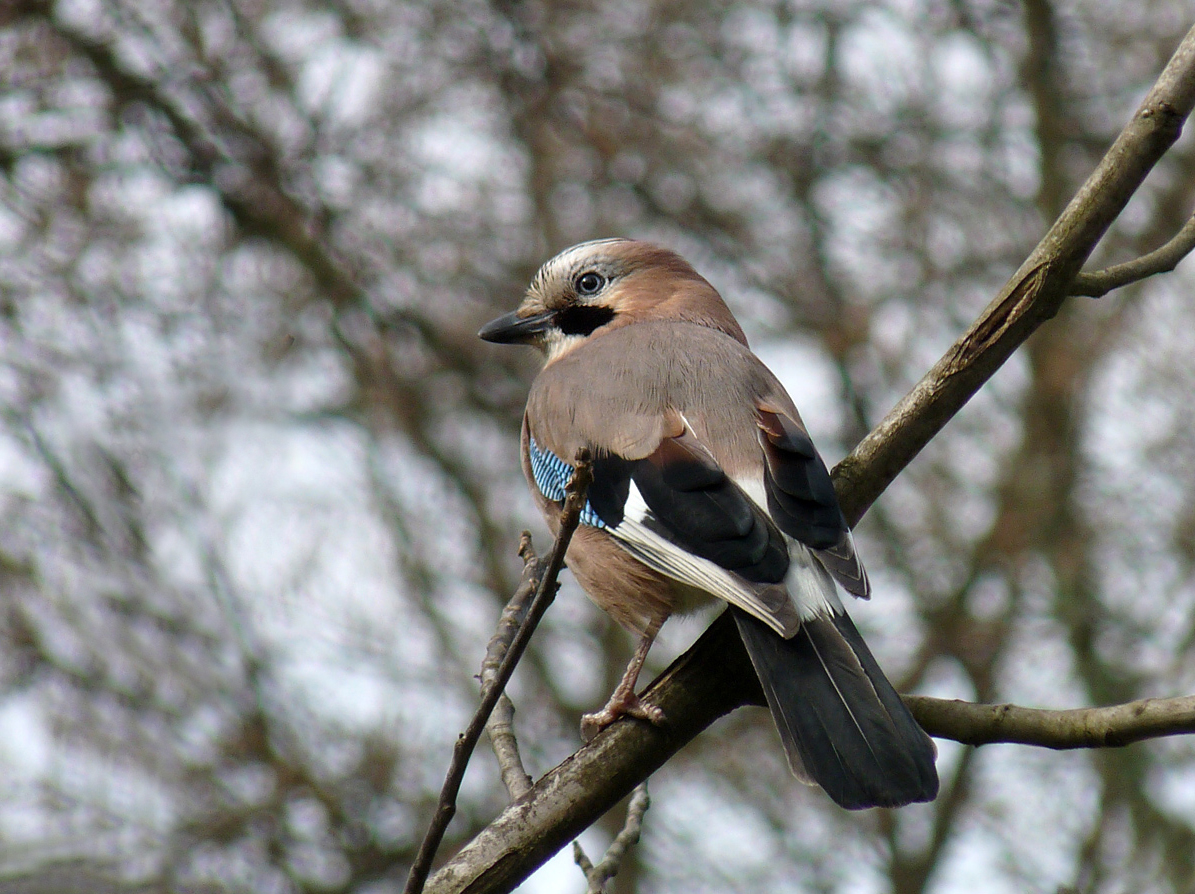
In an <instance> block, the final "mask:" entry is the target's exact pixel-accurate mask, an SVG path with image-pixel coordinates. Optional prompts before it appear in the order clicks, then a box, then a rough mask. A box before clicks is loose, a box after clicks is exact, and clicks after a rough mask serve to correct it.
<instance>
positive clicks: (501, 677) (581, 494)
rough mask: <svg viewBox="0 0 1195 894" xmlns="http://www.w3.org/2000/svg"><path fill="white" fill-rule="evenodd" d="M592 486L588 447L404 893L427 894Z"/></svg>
mask: <svg viewBox="0 0 1195 894" xmlns="http://www.w3.org/2000/svg"><path fill="white" fill-rule="evenodd" d="M592 481H593V470H592V468H591V466H590V455H589V450H587V449H586V448H584V447H582V448H581V449H580V450H578V451H577V456H576V459H574V460H573V475H572V478H570V479H569V482H568V486H567V487H566V488H565V490H566V491H567V493H568V496H567V497H566V498H565V500H564V508H563V509H562V510H561V512H560V529H559V531H558V533H557V534H556V542H555V543H554V544H553V545H552V551H551V552H550V553H549V554H548V561H547V567H546V568H545V569H544V572H543V577H542V578H540V581H539V585H538V587H537V588H536V591H535V598H534V599H533V600H532V601H531V606H530V608H528V609H527V615H526V617H524V618H523V621H522V623H521V624H520V625H519V628H518V630H517V631H515V634H514V637H513V638H512V639H511V641H510V645H509V646H508V647H507V649H506V654H505V655H503V656H502V661H501V663H500V664H499V665H498V669H497V671H495V672H494V674H493V677H492V678H491V679H490V680H489V681H488V685H487V686H483V687H482V693H481V704H480V705H478V707H477V712H476V713H475V714H474V715H473V719H472V720H471V721H469V726H468V728H467V729H466V730H465V731H464V732H463V733H461V735H460V736H459V737H458V738H457V741H456V745H455V746H454V747H453V749H452V760H451V761H450V762H449V764H448V774H447V777H446V778H445V780H444V787H443V789H442V790H441V792H440V800H439V802H438V803H437V805H436V812H435V813H434V814H433V815H432V821H431V824H430V826H429V827H428V830H427V834H426V835H424V837H423V841H422V843H421V844H420V845H419V852H418V854H416V856H415V862H414V863H413V864H412V865H411V872H410V874H409V875H408V876H407V884H406V886H405V887H404V888H403V894H421V892H422V891H423V889H424V885H425V884H426V883H427V876H428V873H429V872H430V871H431V866H432V860H434V859H435V856H436V851H437V850H438V849H439V847H440V842H441V841H442V840H443V838H444V833H445V832H446V831H447V830H448V824H449V823H450V822H452V817H453V816H454V815H455V814H456V797H457V794H458V793H459V792H460V788H461V783H462V782H463V781H464V779H465V770H466V769H468V766H469V759H470V758H471V757H472V755H473V749H474V748H475V747H477V741H478V739H480V738H481V734H482V732H483V731H484V730H485V726H486V722H487V721H488V720H489V719H490V714H491V712H492V711H493V710H494V706H495V705H496V704H497V703H498V699H499V698H500V697H501V695H502V693H503V692H504V691H505V689H506V684H507V683H508V682H509V681H510V677H511V675H512V674H513V673H514V670H515V666H516V665H518V663H519V659H520V658H522V657H523V652H524V651H526V649H527V644H528V643H529V642H530V641H531V634H533V633H534V632H535V628H536V627H538V626H539V622H540V620H541V619H542V618H543V616H544V613H545V612H547V610H548V608H549V606H551V604H552V601H553V600H554V599H555V598H556V589H557V587H558V584H557V582H556V579H557V578H558V577H559V576H560V570H561V569H562V568H563V567H564V556H565V553H566V552H567V551H568V544H569V541H570V540H572V538H573V532H574V531H575V530H577V524H578V523H579V522H580V520H581V510H582V509H584V508H585V494H586V492H587V491H588V490H589V485H590V483H592ZM516 595H517V594H516Z"/></svg>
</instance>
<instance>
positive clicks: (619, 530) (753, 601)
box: [606, 481, 841, 638]
mask: <svg viewBox="0 0 1195 894" xmlns="http://www.w3.org/2000/svg"><path fill="white" fill-rule="evenodd" d="M650 517H651V510H649V509H648V508H647V504H646V503H645V502H644V501H643V497H642V495H641V494H640V493H639V488H637V487H636V486H635V483H634V482H633V481H632V482H631V488H630V492H629V493H628V495H627V501H626V505H625V506H624V507H623V518H622V522H620V523H619V524H618V526H617V527H613V528H607V529H606V530H607V531H608V532H609V533H611V534H613V535H614V536H615V537H616V538H618V540H619V542H620V543H622V545H623V546H624V547H625V548H626V550H627V552H629V553H631V554H632V555H633V556H634V557H635V558H636V559H638V560H639V561H640V562H642V563H643V564H644V565H647V566H648V567H649V568H652V569H654V570H655V571H658V572H660V574H664V575H667V576H668V577H670V578H672V579H673V580H677V581H680V582H681V583H683V584H688V585H689V586H691V587H697V588H698V589H700V590H705V591H706V592H707V593H711V594H713V595H714V596H717V597H718V598H719V599H723V600H725V601H726V602H729V603H730V604H731V605H734V606H736V607H738V608H741V609H742V610H743V611H745V612H747V613H748V614H750V615H753V616H754V617H756V618H759V620H761V621H763V622H764V623H765V624H767V625H768V626H769V627H771V628H772V629H773V630H775V631H776V632H777V633H778V634H780V635H781V636H783V637H785V638H788V637H791V636H792V635H793V634H794V633H796V632H797V629H798V628H799V627H800V622H801V619H802V617H807V615H803V614H801V613H800V612H799V609H797V607H796V606H794V605H793V602H792V600H791V598H789V597H788V596H787V595H783V596H781V598H773V599H770V600H769V599H767V595H773V597H775V596H777V595H780V593H779V591H780V590H781V589H782V588H781V587H780V586H779V585H773V586H771V587H762V588H752V587H751V586H750V585H749V584H747V583H746V582H745V581H743V580H742V578H739V577H737V576H736V575H734V574H733V573H732V572H730V571H727V570H726V569H725V568H723V567H721V566H720V565H717V564H715V563H714V562H711V561H709V560H708V559H703V558H701V557H700V556H695V555H693V554H692V553H690V552H688V551H687V550H685V549H682V548H681V547H679V546H677V545H676V544H675V543H672V542H671V541H669V540H668V539H666V538H665V537H663V536H661V535H660V534H657V533H656V532H655V531H653V530H651V528H649V527H648V526H647V524H646V521H647V520H648V519H649V518H650ZM789 576H790V577H791V576H792V572H791V571H790V572H789ZM840 610H841V609H840Z"/></svg>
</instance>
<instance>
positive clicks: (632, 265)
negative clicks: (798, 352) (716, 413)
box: [478, 239, 747, 362]
mask: <svg viewBox="0 0 1195 894" xmlns="http://www.w3.org/2000/svg"><path fill="white" fill-rule="evenodd" d="M648 320H672V321H677V322H690V323H696V324H698V325H703V326H709V327H711V328H713V329H718V330H720V331H722V332H725V333H726V334H727V335H729V336H731V337H732V338H735V339H737V340H738V341H740V342H742V343H743V344H746V343H747V342H746V339H745V338H744V336H743V331H742V329H740V328H739V324H738V323H737V322H736V321H735V319H734V316H733V315H732V314H731V313H730V309H729V308H728V307H727V306H726V303H725V302H724V301H723V300H722V297H721V296H720V295H719V294H718V292H717V291H716V290H715V289H714V287H713V286H711V285H710V284H709V283H708V282H706V281H705V279H703V278H702V277H701V276H700V275H699V274H698V273H697V271H696V270H694V269H693V268H692V267H691V266H690V265H689V263H688V262H687V261H686V260H685V259H684V258H682V257H681V256H680V255H678V254H676V253H675V252H672V251H669V250H667V249H665V248H660V247H658V246H655V245H652V244H650V243H647V242H637V241H634V240H631V239H601V240H598V241H595V242H582V243H581V244H580V245H574V246H573V247H572V248H568V249H565V250H564V251H562V252H561V253H560V254H558V255H556V257H554V258H552V259H551V260H550V261H548V262H547V263H546V264H544V265H543V266H542V267H541V268H540V269H539V272H538V273H536V274H535V277H534V278H533V279H532V280H531V286H530V288H528V290H527V294H526V296H524V298H523V301H522V303H521V304H520V305H519V307H518V309H517V310H515V311H513V312H512V313H509V314H506V315H504V316H501V317H499V318H498V319H496V320H493V321H491V322H490V323H487V324H486V325H485V326H484V327H482V330H481V331H480V332H479V333H478V335H479V336H480V337H481V338H483V339H485V340H486V341H490V342H495V343H497V344H528V345H534V346H535V347H537V348H539V349H540V350H542V351H543V352H544V353H545V354H546V355H547V359H548V361H549V362H551V361H552V360H555V359H556V358H557V357H560V356H561V355H563V354H565V353H566V352H568V351H569V350H571V349H572V348H574V347H576V346H577V345H579V344H581V343H582V342H584V341H585V340H586V339H589V338H596V337H597V336H599V335H601V334H603V333H605V332H609V331H612V330H614V329H616V328H618V327H621V326H626V325H629V324H631V323H636V322H644V321H648Z"/></svg>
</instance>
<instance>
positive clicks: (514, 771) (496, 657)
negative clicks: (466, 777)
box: [481, 531, 540, 801]
mask: <svg viewBox="0 0 1195 894" xmlns="http://www.w3.org/2000/svg"><path fill="white" fill-rule="evenodd" d="M519 555H520V556H521V557H522V559H523V579H522V581H521V582H520V583H519V586H518V589H516V590H515V594H514V596H512V597H511V600H510V602H508V603H507V604H506V608H504V609H503V610H502V615H501V617H500V618H499V619H498V629H497V630H496V631H495V632H494V636H493V637H492V638H491V639H490V644H489V646H487V647H486V650H485V660H484V661H483V662H482V663H481V689H482V692H485V691H487V689H488V687H490V686H493V685H494V681H495V680H496V679H497V677H498V668H499V666H500V665H501V663H502V658H503V657H504V656H505V655H506V653H507V651H508V650H509V648H510V643H511V641H512V640H513V639H514V637H515V634H516V633H517V632H518V630H519V626H520V625H521V624H522V622H523V619H524V617H525V616H526V612H527V607H528V601H529V600H530V598H531V596H532V595H533V594H534V593H535V592H536V591H537V590H538V589H539V582H540V561H539V558H538V557H537V556H536V555H535V550H534V549H533V548H532V546H531V534H530V533H528V532H527V531H524V532H523V535H522V537H520V538H519ZM514 713H515V708H514V705H513V704H512V703H511V700H510V699H509V698H508V697H507V695H506V693H505V692H503V693H502V696H501V698H499V699H498V703H497V704H496V705H495V706H494V712H493V713H492V714H491V715H490V719H489V720H488V721H487V722H486V725H485V731H486V733H487V735H489V737H490V746H491V747H492V748H493V749H494V756H495V757H496V758H497V759H498V770H499V772H500V773H501V774H502V784H503V785H504V786H506V791H507V793H508V794H509V795H510V799H511V800H512V801H517V800H518V799H519V798H521V797H522V796H523V795H525V794H526V793H527V792H528V791H529V790H530V789H531V777H530V776H529V775H528V774H527V771H526V769H524V767H523V759H522V757H521V756H520V755H519V742H518V739H516V738H515V734H514Z"/></svg>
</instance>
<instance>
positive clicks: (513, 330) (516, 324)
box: [477, 312, 553, 345]
mask: <svg viewBox="0 0 1195 894" xmlns="http://www.w3.org/2000/svg"><path fill="white" fill-rule="evenodd" d="M552 316H553V314H552V313H550V312H549V313H542V314H536V315H535V316H533V317H520V316H519V315H518V313H517V312H511V313H508V314H503V315H502V316H500V317H498V319H496V320H490V322H488V323H486V324H485V325H484V326H482V327H481V331H480V332H478V333H477V337H478V338H482V339H484V340H485V341H491V342H493V343H494V344H496V345H526V344H531V343H532V342H533V341H535V337H536V336H537V335H539V334H540V333H541V332H543V331H544V330H545V329H547V328H548V327H549V326H551V325H552Z"/></svg>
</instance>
